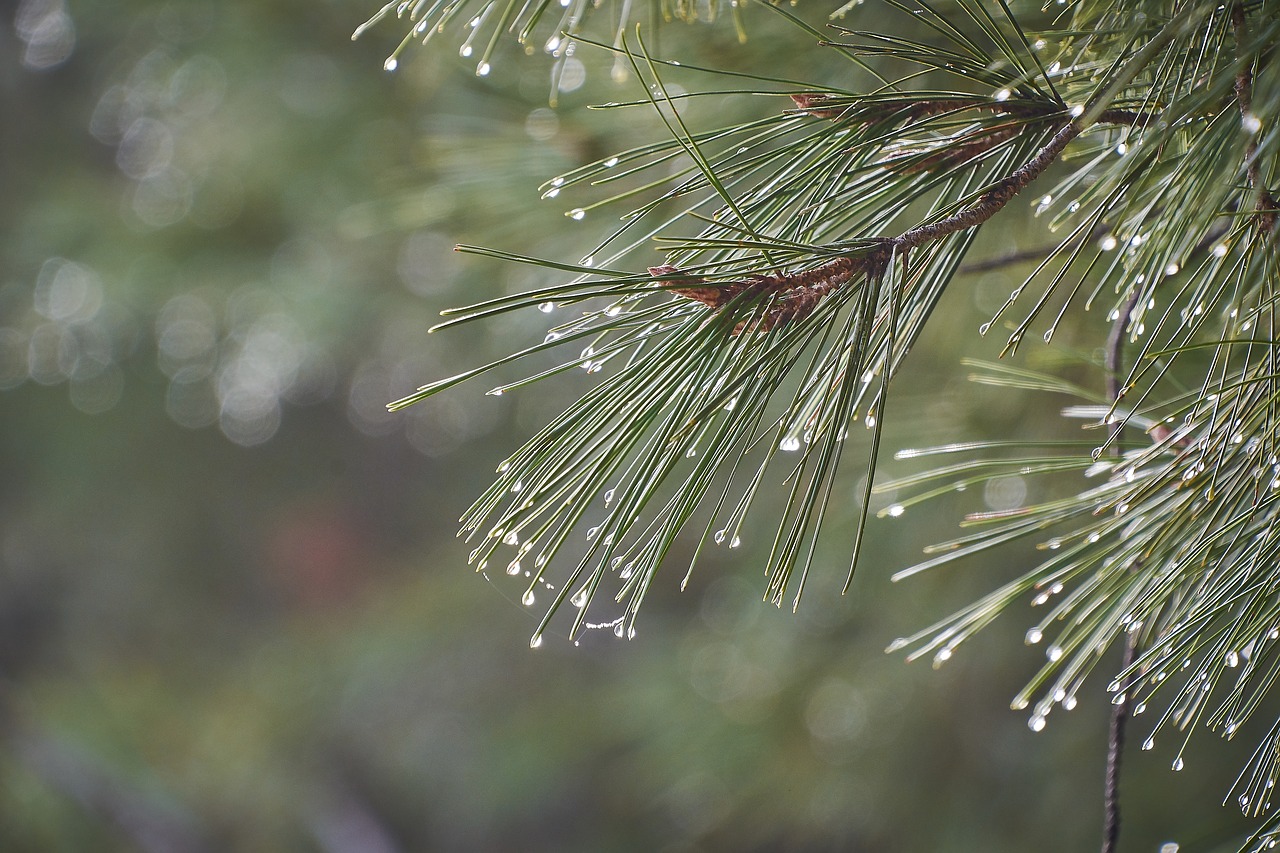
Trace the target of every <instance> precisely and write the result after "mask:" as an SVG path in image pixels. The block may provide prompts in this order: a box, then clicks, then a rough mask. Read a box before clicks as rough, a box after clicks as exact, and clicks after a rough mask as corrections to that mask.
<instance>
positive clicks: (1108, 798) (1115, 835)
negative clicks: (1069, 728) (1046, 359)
mask: <svg viewBox="0 0 1280 853" xmlns="http://www.w3.org/2000/svg"><path fill="white" fill-rule="evenodd" d="M1141 298H1142V291H1141V290H1140V289H1138V288H1136V287H1135V288H1134V289H1133V292H1132V293H1130V294H1129V298H1128V299H1126V300H1125V302H1124V305H1123V306H1122V307H1121V308H1120V311H1119V313H1118V314H1117V315H1116V319H1115V321H1114V322H1112V324H1111V334H1110V335H1108V336H1107V350H1106V368H1107V399H1109V400H1110V401H1111V404H1112V405H1113V406H1114V405H1115V404H1116V403H1117V402H1118V401H1119V400H1120V398H1121V397H1122V396H1123V395H1124V382H1123V381H1122V380H1121V378H1120V370H1121V368H1122V367H1123V364H1122V362H1123V360H1124V342H1125V336H1126V333H1127V332H1128V331H1129V323H1130V320H1131V319H1132V318H1133V309H1134V308H1136V307H1137V305H1138V300H1139V299H1141ZM1116 429H1117V430H1119V429H1123V424H1121V425H1119V426H1117V427H1116ZM1111 454H1112V455H1113V456H1117V457H1118V456H1119V455H1120V443H1119V442H1118V441H1116V442H1114V443H1113V444H1112V445H1111ZM1137 656H1138V634H1137V633H1136V632H1135V633H1132V634H1129V635H1128V636H1127V637H1125V643H1124V653H1123V655H1122V657H1121V659H1120V672H1122V673H1123V672H1125V671H1126V670H1128V669H1129V668H1130V667H1131V666H1133V662H1134V660H1136V659H1137ZM1124 690H1125V693H1124V694H1123V695H1121V696H1120V697H1118V698H1119V699H1120V701H1119V702H1115V703H1113V704H1112V706H1111V721H1110V724H1109V725H1108V727H1107V772H1106V777H1105V779H1104V782H1103V789H1102V853H1115V849H1116V845H1117V844H1118V843H1119V841H1120V759H1121V757H1122V756H1123V754H1124V735H1125V729H1126V728H1127V727H1128V723H1129V705H1130V702H1129V695H1128V691H1129V687H1128V686H1126V687H1125V688H1124Z"/></svg>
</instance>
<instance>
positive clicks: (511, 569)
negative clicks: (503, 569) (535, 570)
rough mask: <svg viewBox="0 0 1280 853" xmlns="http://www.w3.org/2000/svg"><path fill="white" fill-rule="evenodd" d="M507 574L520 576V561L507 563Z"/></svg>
mask: <svg viewBox="0 0 1280 853" xmlns="http://www.w3.org/2000/svg"><path fill="white" fill-rule="evenodd" d="M507 574H509V575H518V574H520V561H519V560H512V561H511V562H510V563H507Z"/></svg>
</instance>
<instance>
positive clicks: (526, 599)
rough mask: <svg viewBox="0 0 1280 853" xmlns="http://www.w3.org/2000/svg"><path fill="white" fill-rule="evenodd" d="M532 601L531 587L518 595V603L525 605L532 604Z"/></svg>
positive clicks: (529, 605)
mask: <svg viewBox="0 0 1280 853" xmlns="http://www.w3.org/2000/svg"><path fill="white" fill-rule="evenodd" d="M533 601H534V597H533V590H531V589H529V590H525V593H524V595H522V596H520V603H521V604H523V605H524V606H525V607H531V606H533Z"/></svg>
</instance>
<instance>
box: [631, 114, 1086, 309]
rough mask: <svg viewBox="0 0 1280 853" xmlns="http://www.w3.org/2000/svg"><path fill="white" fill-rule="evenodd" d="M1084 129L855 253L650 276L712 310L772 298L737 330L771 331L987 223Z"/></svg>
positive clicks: (1072, 128)
mask: <svg viewBox="0 0 1280 853" xmlns="http://www.w3.org/2000/svg"><path fill="white" fill-rule="evenodd" d="M1081 130H1082V128H1081V126H1080V125H1079V124H1077V123H1076V122H1075V121H1070V122H1067V123H1066V124H1065V125H1063V126H1062V127H1061V129H1059V130H1058V132H1057V133H1055V134H1054V135H1053V137H1052V138H1051V139H1050V140H1049V142H1048V143H1047V144H1046V145H1045V146H1044V147H1043V148H1041V149H1040V150H1039V151H1038V152H1037V153H1036V156H1035V157H1032V158H1031V159H1030V160H1029V161H1027V162H1026V163H1025V164H1023V165H1022V166H1021V167H1020V168H1018V169H1017V170H1015V171H1014V172H1013V173H1012V174H1011V175H1009V176H1008V177H1006V178H1003V179H1001V180H999V181H997V182H996V183H995V184H994V185H993V186H992V187H991V189H989V190H987V191H986V192H985V193H983V194H982V196H981V197H979V198H978V200H977V201H975V202H974V203H973V204H971V205H969V206H968V207H966V208H964V209H963V210H959V211H957V212H956V213H953V214H952V215H950V216H948V217H945V218H943V219H940V220H938V221H937V222H932V223H929V224H927V225H919V226H917V227H915V228H912V229H910V230H909V231H905V232H903V233H902V234H900V235H898V236H897V237H892V238H886V239H884V240H882V241H881V242H880V244H879V245H878V246H875V247H873V248H871V249H869V250H864V251H863V252H861V253H859V254H857V255H845V256H843V257H839V258H836V259H835V260H832V261H828V262H827V263H825V264H820V265H819V266H816V267H812V268H810V269H807V270H803V271H801V272H797V273H773V274H770V275H761V276H752V277H750V278H748V279H743V280H741V281H730V282H723V283H712V282H708V281H707V280H706V279H703V278H697V277H694V276H688V275H683V274H681V271H680V270H679V268H677V267H674V266H670V265H663V266H657V267H650V268H649V274H650V275H652V276H653V277H654V281H656V282H657V283H658V284H661V285H663V286H665V287H666V288H667V289H669V290H670V291H671V292H673V293H675V294H677V295H679V296H683V297H685V298H686V299H692V300H694V301H696V302H701V303H703V304H704V305H707V306H709V307H711V308H713V309H720V308H723V307H724V306H726V305H728V304H729V303H730V302H732V301H733V300H735V299H737V298H738V297H740V296H743V295H744V294H748V295H749V298H751V299H752V300H753V301H755V300H758V299H765V298H771V299H772V300H773V302H772V304H771V305H770V306H769V308H768V309H767V311H766V314H765V316H764V317H763V318H761V319H759V320H755V321H746V322H743V323H739V324H738V326H737V327H736V328H735V329H734V334H738V333H740V332H742V331H753V332H754V331H767V330H769V329H772V328H774V327H775V326H779V325H782V324H784V323H789V322H791V321H793V320H796V319H799V318H802V317H805V316H808V315H809V314H810V313H812V312H813V309H814V308H815V307H817V305H818V302H820V301H821V300H822V297H824V296H826V295H827V294H828V293H830V292H831V291H832V290H833V289H834V288H836V287H838V286H840V285H842V284H844V283H845V282H848V281H850V280H851V279H853V278H854V277H855V276H857V275H859V274H863V273H865V274H867V275H868V276H870V277H872V278H875V277H878V276H879V275H881V274H882V273H883V272H884V269H885V266H886V265H887V264H888V262H889V259H890V258H891V257H892V256H893V255H895V254H898V255H906V254H907V253H909V252H910V251H911V250H912V249H914V248H916V247H917V246H921V245H924V244H925V243H930V242H932V241H934V240H939V239H941V238H943V237H945V236H947V235H948V234H954V233H955V232H957V231H963V230H965V229H968V228H972V227H974V226H976V225H981V224H982V223H983V222H986V221H987V220H988V219H990V218H991V217H992V216H994V215H995V214H996V212H997V211H998V210H1000V209H1001V208H1002V207H1004V206H1005V205H1006V204H1008V203H1009V200H1010V199H1012V198H1013V197H1014V196H1015V195H1017V194H1018V193H1019V192H1020V191H1021V190H1022V188H1023V187H1025V186H1026V185H1027V184H1029V183H1031V182H1032V181H1034V180H1035V179H1036V178H1037V177H1039V176H1040V175H1041V173H1043V172H1044V170H1045V169H1047V168H1048V167H1049V165H1050V164H1051V163H1053V161H1054V160H1055V159H1057V157H1058V155H1059V154H1061V153H1062V150H1063V149H1064V148H1066V147H1067V144H1068V143H1070V142H1071V140H1073V139H1075V138H1076V137H1077V136H1078V135H1079V134H1080V131H1081Z"/></svg>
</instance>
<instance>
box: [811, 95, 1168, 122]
mask: <svg viewBox="0 0 1280 853" xmlns="http://www.w3.org/2000/svg"><path fill="white" fill-rule="evenodd" d="M790 97H791V100H792V101H793V102H795V105H796V107H797V108H798V109H799V111H800V112H803V113H806V114H808V115H811V116H813V117H814V118H825V119H849V120H851V121H853V122H854V123H856V124H863V125H866V124H875V123H877V122H881V121H888V120H889V119H895V120H897V121H899V122H901V123H905V124H909V123H911V122H914V121H918V120H920V119H923V118H930V117H932V116H937V115H945V114H948V113H958V112H962V111H964V110H980V111H982V112H991V113H996V114H998V115H1007V116H1011V117H1016V118H1045V119H1047V118H1050V117H1052V116H1055V115H1060V114H1061V113H1062V112H1063V110H1062V108H1061V106H1059V105H1058V104H1048V103H1045V102H1026V101H994V100H992V99H990V98H979V97H963V96H961V97H952V98H921V99H920V100H917V101H912V102H910V103H905V104H904V103H902V102H900V101H892V102H884V101H867V100H861V99H859V100H855V101H851V102H848V103H844V102H842V101H840V100H839V99H837V98H833V97H832V96H831V95H826V94H823V93H820V92H801V93H798V94H793V95H791V96H790ZM1152 118H1154V116H1153V114H1151V113H1144V112H1138V111H1136V110H1119V109H1112V110H1104V111H1103V112H1102V113H1101V114H1099V116H1098V118H1097V120H1096V123H1097V124H1115V125H1127V126H1134V125H1143V124H1146V123H1147V122H1149V121H1151V120H1152Z"/></svg>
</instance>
